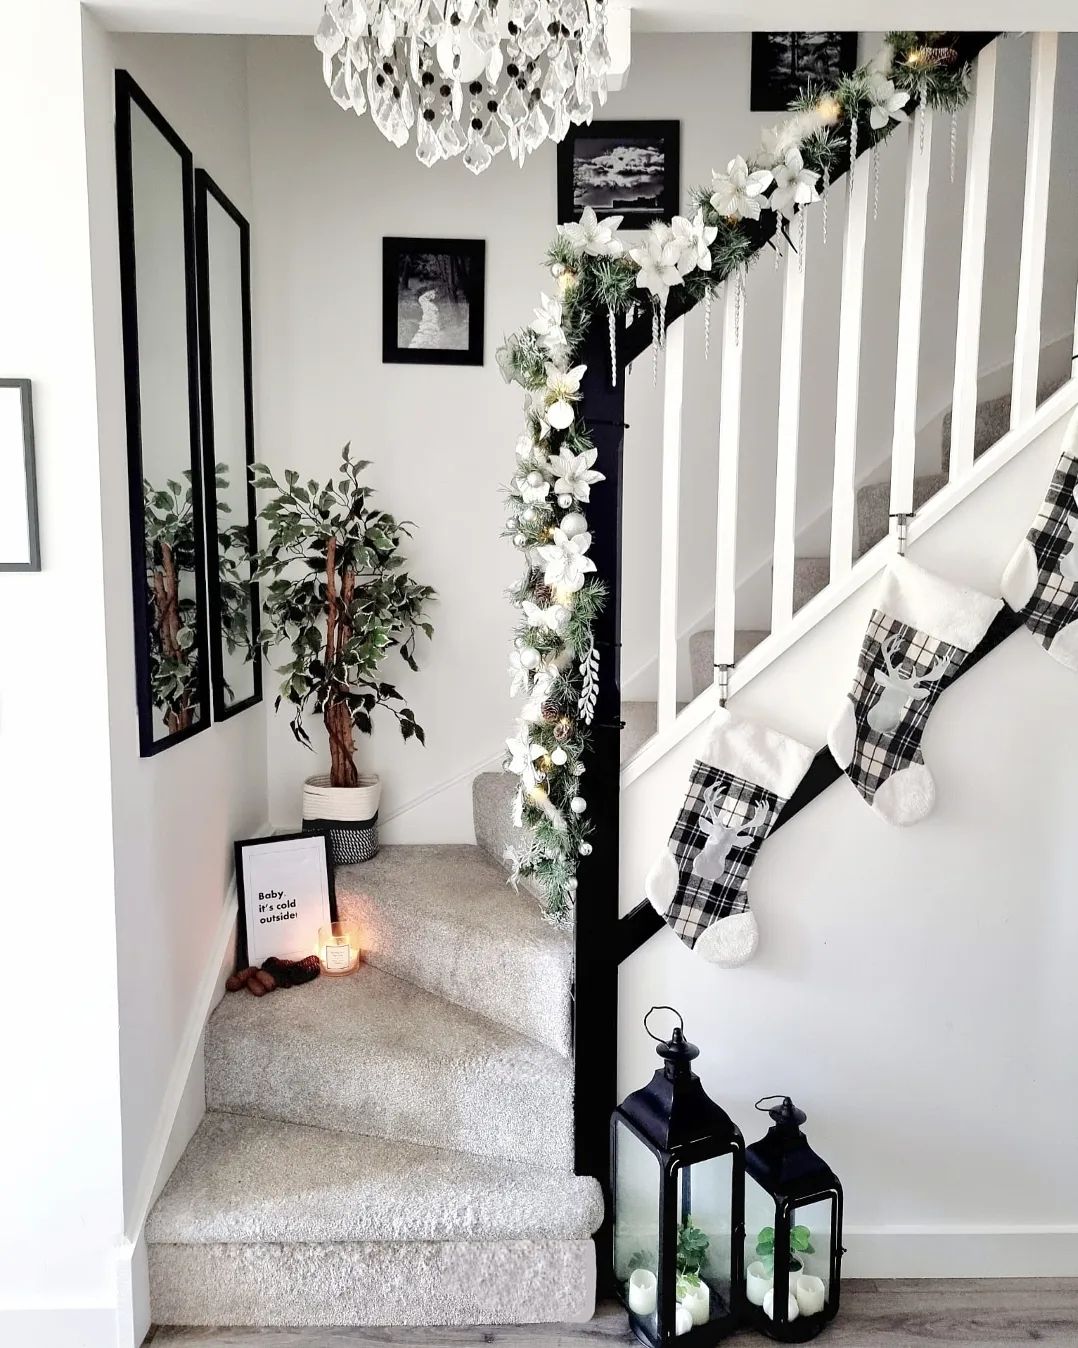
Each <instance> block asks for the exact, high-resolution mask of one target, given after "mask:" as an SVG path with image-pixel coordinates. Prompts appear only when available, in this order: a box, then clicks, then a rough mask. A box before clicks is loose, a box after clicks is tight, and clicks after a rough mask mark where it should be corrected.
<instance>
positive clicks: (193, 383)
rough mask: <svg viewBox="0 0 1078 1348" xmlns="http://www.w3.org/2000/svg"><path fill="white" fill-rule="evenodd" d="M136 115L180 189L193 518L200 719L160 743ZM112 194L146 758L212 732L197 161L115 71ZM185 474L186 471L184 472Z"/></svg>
mask: <svg viewBox="0 0 1078 1348" xmlns="http://www.w3.org/2000/svg"><path fill="white" fill-rule="evenodd" d="M132 108H137V109H138V110H139V111H140V112H141V113H142V114H143V115H144V116H145V117H146V118H147V119H148V120H149V121H150V122H151V124H152V125H153V126H154V128H155V129H156V130H157V131H158V132H159V133H160V135H161V136H162V137H163V138H164V139H165V140H166V141H167V142H168V144H169V145H170V146H171V148H172V149H173V150H174V151H175V153H176V154H177V156H178V157H179V161H180V171H181V174H182V182H183V243H184V278H185V285H184V305H185V314H184V325H185V330H186V338H187V405H188V419H189V423H190V425H189V436H190V446H191V450H190V473H191V509H192V513H193V516H194V521H195V527H194V531H193V532H194V586H195V595H196V606H195V637H194V648H195V650H196V652H197V666H196V700H195V706H196V708H197V713H198V715H197V719H196V720H195V721H194V722H193V723H192V724H191V725H189V726H186V727H184V728H182V729H178V730H176V731H174V732H173V733H170V734H168V735H165V736H163V737H161V738H159V739H155V738H154V715H155V707H154V703H153V696H152V691H151V689H152V684H151V660H150V641H151V632H150V607H149V591H148V586H147V582H146V544H145V537H146V510H145V503H144V497H143V478H144V467H143V434H142V394H141V389H140V355H139V319H138V296H137V289H136V266H137V257H136V247H135V195H134V178H133V168H134V166H133V160H132V142H131V112H132ZM116 191H117V208H118V217H119V235H120V299H121V307H122V315H123V352H124V383H125V389H126V411H127V456H128V504H129V513H130V522H131V580H132V595H133V601H134V602H133V608H134V629H135V671H136V683H137V696H138V723H139V753H140V755H141V757H143V758H149V757H151V756H152V755H154V754H158V753H160V752H161V751H162V750H164V749H170V748H172V746H173V745H175V744H179V743H181V742H182V741H183V740H186V739H190V738H191V736H192V735H197V734H199V733H200V732H201V731H203V730H206V729H207V728H208V727H209V725H210V698H209V673H208V665H209V661H208V659H207V650H206V644H207V643H206V613H205V604H204V595H205V591H206V567H205V547H204V539H203V528H202V525H203V518H204V515H203V509H202V489H201V482H200V477H201V474H200V471H199V462H198V361H197V344H198V335H197V323H196V298H195V209H194V160H193V158H192V155H191V151H190V150H189V149H188V148H187V146H186V145H185V144H184V142H183V141H182V140H181V139H180V137H179V136H178V135H177V134H176V132H175V131H174V130H173V128H172V127H171V126H170V125H169V123H168V122H167V121H166V120H165V118H164V117H163V116H162V114H161V113H160V111H159V110H158V109H157V108H156V107H155V106H154V104H153V103H152V102H151V101H150V100H149V98H147V96H146V94H145V93H144V92H143V91H142V90H141V89H140V88H139V86H138V85H137V84H136V83H135V81H134V80H133V79H132V78H131V76H130V75H129V74H128V73H127V71H126V70H117V72H116ZM184 471H185V472H186V471H187V470H186V469H185V470H184Z"/></svg>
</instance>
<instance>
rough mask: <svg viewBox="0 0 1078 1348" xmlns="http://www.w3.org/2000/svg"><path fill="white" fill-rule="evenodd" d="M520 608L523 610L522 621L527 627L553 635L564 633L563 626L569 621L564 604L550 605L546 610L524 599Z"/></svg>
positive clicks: (567, 611)
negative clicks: (536, 628)
mask: <svg viewBox="0 0 1078 1348" xmlns="http://www.w3.org/2000/svg"><path fill="white" fill-rule="evenodd" d="M521 607H522V608H523V610H524V621H525V622H526V623H527V624H528V626H529V627H538V628H539V629H540V630H544V629H545V630H546V631H548V632H553V633H554V634H555V635H557V634H558V633H559V632H562V631H564V629H565V624H566V623H567V622H568V621H569V610H568V609H567V608H566V607H565V605H564V604H551V605H549V606H548V607H547V608H541V607H540V606H539V605H538V604H533V603H532V601H531V600H530V599H525V600H524V602H523V604H522V605H521Z"/></svg>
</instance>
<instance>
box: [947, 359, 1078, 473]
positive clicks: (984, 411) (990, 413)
mask: <svg viewBox="0 0 1078 1348" xmlns="http://www.w3.org/2000/svg"><path fill="white" fill-rule="evenodd" d="M1067 378H1069V371H1068V372H1067V374H1054V375H1048V376H1043V377H1042V378H1040V379H1039V380H1038V381H1037V402H1038V404H1039V403H1042V402H1044V400H1045V398H1048V397H1050V396H1051V395H1052V394H1053V393H1055V391H1056V389H1057V388H1060V387H1061V386H1062V385H1063V383H1064V382H1065V381H1066V379H1067ZM1010 429H1011V395H1010V394H1009V393H1005V394H1003V396H1002V397H999V398H986V399H985V400H984V401H983V402H979V403H978V404H977V412H976V415H975V417H974V419H973V457H974V459H979V458H980V456H981V455H982V454H983V453H984V451H985V450H986V449H991V447H992V446H993V445H994V444H995V443H996V441H997V440H1000V439H1002V437H1003V436H1005V435H1006V434H1007V432H1008V431H1009V430H1010ZM941 443H942V450H943V453H942V459H941V462H942V466H943V471H944V473H949V472H950V468H951V413H950V411H948V412H947V414H946V415H945V416H944V418H943V427H942V431H941Z"/></svg>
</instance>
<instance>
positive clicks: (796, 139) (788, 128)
mask: <svg viewBox="0 0 1078 1348" xmlns="http://www.w3.org/2000/svg"><path fill="white" fill-rule="evenodd" d="M801 140H802V136H801V128H800V126H799V125H798V123H797V121H796V120H795V119H794V118H792V117H789V118H787V119H786V121H785V122H779V124H778V125H777V126H769V127H767V128H766V129H765V130H764V131H763V132H762V134H761V136H760V148H759V149H758V150H757V151H756V153H755V155H753V160H752V163H753V167H754V168H757V169H773V168H774V167H775V165H776V164H777V163H778V162H779V161H780V160H781V159H785V158H786V152H787V150H796V149H798V148H799V147H800V145H801Z"/></svg>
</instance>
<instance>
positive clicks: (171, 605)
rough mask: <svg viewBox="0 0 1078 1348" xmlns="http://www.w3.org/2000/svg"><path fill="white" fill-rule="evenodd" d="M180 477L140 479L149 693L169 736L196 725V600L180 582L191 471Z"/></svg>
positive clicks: (188, 544) (190, 536) (186, 567)
mask: <svg viewBox="0 0 1078 1348" xmlns="http://www.w3.org/2000/svg"><path fill="white" fill-rule="evenodd" d="M183 476H184V478H185V479H186V481H185V482H183V483H180V482H177V481H175V479H173V478H169V479H168V481H167V483H166V484H165V486H164V487H155V486H154V485H153V483H151V482H150V481H149V480H148V479H146V478H144V479H143V501H144V506H145V513H146V602H147V606H148V610H149V623H148V627H149V636H150V693H151V696H152V698H153V705H154V707H155V708H156V709H157V710H158V711H159V712H160V713H161V717H162V722H163V724H164V726H165V729H166V730H167V732H168V733H169V734H170V735H175V734H177V733H178V732H179V731H181V730H187V729H188V728H189V727H190V726H191V725H193V724H194V721H195V717H196V715H197V712H198V701H199V688H198V683H199V678H198V676H199V670H198V648H197V646H196V645H195V630H196V621H197V616H196V615H197V608H198V604H197V601H196V598H195V596H194V594H193V593H190V588H191V587H190V586H187V587H185V585H184V581H185V580H188V579H190V580H193V579H194V575H195V520H194V510H193V508H192V504H191V473H190V471H187V472H185V473H184V474H183ZM185 588H186V589H187V591H188V592H187V593H185Z"/></svg>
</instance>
